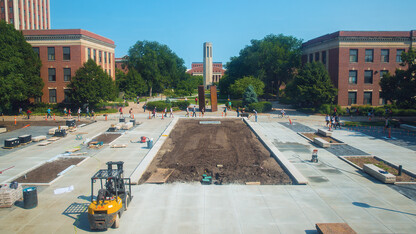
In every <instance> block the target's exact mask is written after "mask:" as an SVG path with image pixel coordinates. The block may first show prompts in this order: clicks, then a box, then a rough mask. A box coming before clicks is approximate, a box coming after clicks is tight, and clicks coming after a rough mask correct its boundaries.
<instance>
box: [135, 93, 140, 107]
mask: <svg viewBox="0 0 416 234" xmlns="http://www.w3.org/2000/svg"><path fill="white" fill-rule="evenodd" d="M136 101H137V105H139V104H140V100H139V95H137V99H136Z"/></svg>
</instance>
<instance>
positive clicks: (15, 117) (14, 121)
mask: <svg viewBox="0 0 416 234" xmlns="http://www.w3.org/2000/svg"><path fill="white" fill-rule="evenodd" d="M14 125H16V115H15V116H14Z"/></svg>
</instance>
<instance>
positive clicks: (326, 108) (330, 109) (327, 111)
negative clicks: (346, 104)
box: [316, 104, 346, 115]
mask: <svg viewBox="0 0 416 234" xmlns="http://www.w3.org/2000/svg"><path fill="white" fill-rule="evenodd" d="M335 108H337V114H339V115H345V113H346V111H345V109H343V108H341V106H339V105H335V104H322V105H321V106H319V107H318V108H317V109H316V111H317V112H318V113H320V114H323V115H332V114H333V113H334V110H335Z"/></svg>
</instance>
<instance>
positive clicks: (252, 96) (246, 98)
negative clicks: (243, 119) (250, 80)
mask: <svg viewBox="0 0 416 234" xmlns="http://www.w3.org/2000/svg"><path fill="white" fill-rule="evenodd" d="M258 101H259V100H258V99H257V94H256V92H255V91H254V88H253V86H252V85H249V86H248V87H247V89H246V91H245V93H244V95H243V105H244V106H247V105H250V104H251V103H256V102H258Z"/></svg>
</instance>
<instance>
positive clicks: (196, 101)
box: [195, 97, 198, 105]
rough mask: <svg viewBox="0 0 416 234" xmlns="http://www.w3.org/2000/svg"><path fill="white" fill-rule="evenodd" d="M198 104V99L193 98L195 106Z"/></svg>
mask: <svg viewBox="0 0 416 234" xmlns="http://www.w3.org/2000/svg"><path fill="white" fill-rule="evenodd" d="M196 104H198V97H196V98H195V105H196Z"/></svg>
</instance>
